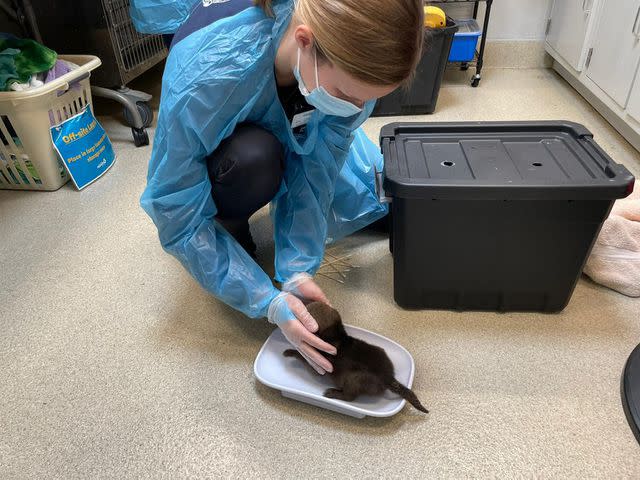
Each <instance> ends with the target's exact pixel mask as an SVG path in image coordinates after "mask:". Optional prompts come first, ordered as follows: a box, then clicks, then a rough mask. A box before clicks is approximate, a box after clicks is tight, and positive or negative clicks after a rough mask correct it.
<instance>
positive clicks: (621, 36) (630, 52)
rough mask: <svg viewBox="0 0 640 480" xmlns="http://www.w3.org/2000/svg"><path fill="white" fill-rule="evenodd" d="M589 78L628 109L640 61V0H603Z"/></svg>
mask: <svg viewBox="0 0 640 480" xmlns="http://www.w3.org/2000/svg"><path fill="white" fill-rule="evenodd" d="M599 12H600V14H599V18H598V19H597V22H598V25H597V28H596V34H595V36H594V39H593V43H592V47H591V48H592V49H593V51H592V53H591V61H590V63H589V65H588V68H587V75H588V76H589V78H590V79H591V80H593V81H594V82H595V83H596V84H597V85H598V86H599V87H600V88H601V89H602V90H604V92H605V93H606V94H607V95H609V96H610V97H611V98H612V99H613V100H614V101H615V102H616V103H617V104H618V105H620V106H621V107H622V108H625V106H626V104H627V99H628V98H629V92H630V91H631V85H632V84H633V79H634V78H635V76H636V68H637V67H638V61H639V60H640V0H603V3H602V8H601V9H600V10H599Z"/></svg>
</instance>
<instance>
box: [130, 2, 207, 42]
mask: <svg viewBox="0 0 640 480" xmlns="http://www.w3.org/2000/svg"><path fill="white" fill-rule="evenodd" d="M198 1H199V0H131V5H130V7H129V13H130V15H131V20H132V21H133V25H134V27H135V28H136V30H137V31H138V32H140V33H156V34H170V33H175V32H176V31H177V30H178V28H180V26H181V25H182V24H183V23H184V22H185V20H186V19H187V17H188V16H189V13H191V10H192V9H193V7H194V6H195V4H196V3H198Z"/></svg>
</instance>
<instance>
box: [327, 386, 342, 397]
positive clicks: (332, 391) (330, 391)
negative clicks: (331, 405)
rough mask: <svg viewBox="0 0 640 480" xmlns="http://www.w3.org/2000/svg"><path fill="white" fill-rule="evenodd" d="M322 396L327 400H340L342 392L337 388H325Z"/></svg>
mask: <svg viewBox="0 0 640 480" xmlns="http://www.w3.org/2000/svg"><path fill="white" fill-rule="evenodd" d="M324 396H325V397H327V398H336V399H338V400H342V390H338V389H337V388H327V389H326V390H325V391H324Z"/></svg>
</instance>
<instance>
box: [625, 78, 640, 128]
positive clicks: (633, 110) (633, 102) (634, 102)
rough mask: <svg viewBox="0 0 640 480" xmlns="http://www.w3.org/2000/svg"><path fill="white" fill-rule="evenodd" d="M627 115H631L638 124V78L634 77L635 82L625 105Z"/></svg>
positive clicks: (639, 92)
mask: <svg viewBox="0 0 640 480" xmlns="http://www.w3.org/2000/svg"><path fill="white" fill-rule="evenodd" d="M627 113H628V114H629V115H631V116H632V117H633V118H634V120H635V121H636V122H640V76H636V81H635V83H634V84H633V88H631V95H629V103H628V104H627Z"/></svg>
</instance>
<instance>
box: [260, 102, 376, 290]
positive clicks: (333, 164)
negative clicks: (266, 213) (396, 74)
mask: <svg viewBox="0 0 640 480" xmlns="http://www.w3.org/2000/svg"><path fill="white" fill-rule="evenodd" d="M374 105H375V102H369V103H368V104H367V105H366V107H365V109H364V111H363V112H362V113H361V114H360V115H358V116H357V117H356V118H355V119H352V120H348V119H347V121H345V119H341V118H338V117H325V118H324V119H323V121H322V122H321V123H320V127H319V128H320V130H319V132H318V140H317V142H316V146H315V147H314V149H313V150H312V151H311V153H310V154H308V155H297V154H290V155H289V157H288V159H287V168H286V170H285V177H284V180H285V185H286V192H284V193H283V194H282V195H281V196H279V197H278V198H277V199H276V200H275V202H274V205H273V209H272V217H273V221H274V225H275V231H274V235H275V244H276V261H275V263H276V265H275V267H276V280H278V281H280V282H284V281H286V280H289V279H290V278H291V277H292V276H293V275H295V274H296V273H299V272H306V273H309V274H311V275H314V274H315V273H316V271H317V270H318V267H319V266H320V263H321V262H322V258H323V257H324V248H325V241H326V238H327V216H328V215H329V212H330V210H331V206H332V202H333V197H334V190H335V185H336V180H337V178H338V175H339V174H340V171H341V169H342V167H343V166H344V163H345V160H346V159H347V156H348V155H349V149H350V147H351V144H352V142H353V139H354V131H355V130H356V129H357V128H358V127H359V126H360V125H361V124H362V122H364V120H365V119H366V118H367V117H368V116H369V114H370V113H371V111H372V109H373V107H374ZM362 135H364V133H362ZM354 193H355V192H354ZM381 211H382V214H384V209H383V208H382V207H381ZM379 216H381V215H379ZM362 226H364V225H362Z"/></svg>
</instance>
